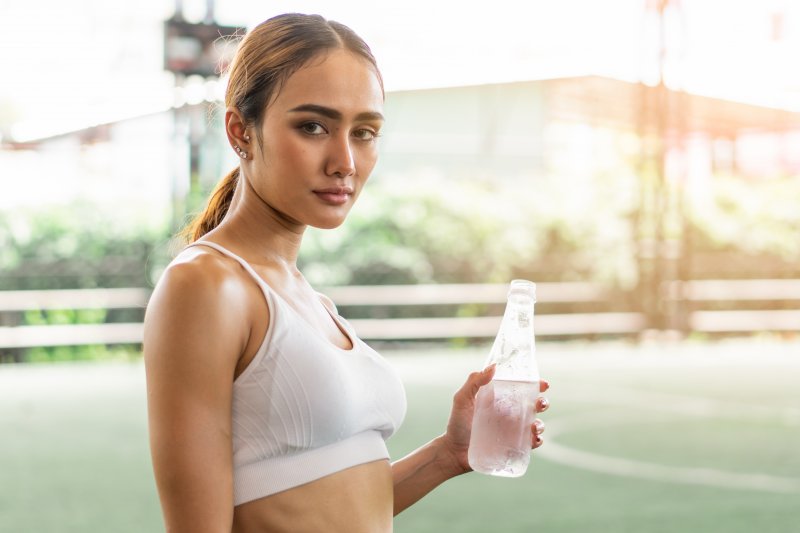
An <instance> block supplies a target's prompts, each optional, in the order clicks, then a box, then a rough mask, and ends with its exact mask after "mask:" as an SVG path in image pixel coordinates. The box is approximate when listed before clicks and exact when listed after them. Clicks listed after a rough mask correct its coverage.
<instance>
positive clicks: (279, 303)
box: [189, 241, 406, 505]
mask: <svg viewBox="0 0 800 533" xmlns="http://www.w3.org/2000/svg"><path fill="white" fill-rule="evenodd" d="M196 245H202V246H208V247H210V248H213V249H215V250H217V251H219V252H220V253H222V254H224V255H227V256H228V257H231V258H233V259H235V260H236V261H238V262H239V264H241V265H242V267H243V268H244V269H245V271H247V272H248V273H249V274H250V275H251V276H252V277H253V279H254V280H255V281H256V283H258V285H259V287H261V291H262V292H263V293H264V297H265V298H266V301H267V306H268V308H269V316H270V318H269V326H268V328H267V332H266V335H265V336H264V341H263V342H262V343H261V346H260V347H259V349H258V352H256V355H255V356H254V357H253V360H252V361H251V362H250V364H249V365H248V366H247V368H246V369H245V370H244V371H243V372H242V373H241V374H240V375H239V376H238V377H237V378H236V380H235V381H234V383H233V409H232V421H233V427H232V431H233V491H234V505H239V504H242V503H245V502H249V501H251V500H255V499H258V498H262V497H264V496H269V495H270V494H275V493H277V492H281V491H284V490H287V489H290V488H292V487H296V486H299V485H303V484H305V483H308V482H310V481H314V480H315V479H319V478H322V477H324V476H327V475H329V474H333V473H334V472H338V471H340V470H344V469H346V468H350V467H352V466H356V465H359V464H363V463H367V462H370V461H376V460H379V459H388V458H389V452H388V450H387V449H386V444H385V442H384V441H385V440H386V439H387V438H388V437H389V436H390V435H392V434H393V433H394V432H395V431H396V430H397V428H398V427H399V426H400V424H401V422H402V421H403V418H404V417H405V413H406V396H405V391H404V389H403V384H402V382H401V381H400V379H399V377H398V376H397V374H396V373H395V372H394V370H393V369H392V368H391V367H390V366H389V364H388V363H387V362H386V361H385V360H384V359H383V358H382V357H381V356H380V355H379V354H378V353H377V352H375V350H373V349H372V348H370V347H369V346H367V345H366V344H365V343H364V342H363V341H362V340H361V339H359V338H358V337H357V336H356V334H355V332H354V331H353V328H352V326H350V324H348V323H347V321H346V320H345V319H344V318H342V317H341V316H339V315H338V314H336V313H335V312H333V311H331V310H330V309H329V312H330V314H331V317H332V318H333V320H334V321H335V322H336V323H337V324H338V325H339V327H340V328H341V329H342V331H344V332H345V333H346V334H347V336H348V337H349V338H350V340H351V341H352V344H353V347H352V349H350V350H345V349H342V348H339V347H338V346H335V345H334V344H332V343H331V342H330V341H329V340H328V339H327V338H325V337H324V336H323V335H322V333H320V332H319V331H318V330H316V329H314V328H313V327H312V326H311V324H310V323H309V322H308V321H306V320H305V319H304V318H303V317H302V316H301V315H300V314H299V313H298V312H297V311H295V310H294V308H293V307H291V306H290V305H289V304H288V303H287V302H286V301H285V300H284V299H283V298H282V297H281V296H280V295H279V294H278V293H276V292H275V291H274V290H272V289H271V288H270V287H269V285H267V283H266V282H265V281H264V280H263V279H261V278H260V277H259V276H258V275H257V274H256V272H255V271H254V270H253V268H252V267H251V266H250V265H249V264H248V263H247V262H246V261H245V260H244V259H242V258H241V257H239V256H237V255H235V254H234V253H232V252H230V251H229V250H227V249H225V248H223V247H222V246H220V245H218V244H216V243H213V242H209V241H198V242H195V243H193V244H191V245H189V246H196ZM325 308H326V309H328V306H327V305H326V306H325Z"/></svg>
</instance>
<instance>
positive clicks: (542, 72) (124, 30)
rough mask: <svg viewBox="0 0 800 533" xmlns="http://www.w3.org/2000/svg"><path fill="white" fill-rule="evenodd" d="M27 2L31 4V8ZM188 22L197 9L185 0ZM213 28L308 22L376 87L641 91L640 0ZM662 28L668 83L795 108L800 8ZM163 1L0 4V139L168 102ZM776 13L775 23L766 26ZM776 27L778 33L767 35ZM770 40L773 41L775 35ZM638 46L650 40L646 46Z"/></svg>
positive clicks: (711, 8)
mask: <svg viewBox="0 0 800 533" xmlns="http://www.w3.org/2000/svg"><path fill="white" fill-rule="evenodd" d="M32 4H34V5H35V7H33V8H32ZM183 4H184V14H185V16H186V17H187V18H189V19H192V18H194V19H196V20H198V19H200V18H202V17H203V15H204V12H205V5H206V0H184V2H183ZM216 4H217V6H216V18H217V21H218V22H220V23H223V24H231V25H243V26H247V27H251V26H253V25H255V24H257V23H258V22H260V21H262V20H264V19H266V18H268V17H270V16H272V15H274V14H277V13H280V12H285V11H298V12H306V13H311V12H314V13H320V14H322V15H324V16H326V17H327V18H331V19H334V20H338V21H340V22H343V23H345V24H347V25H349V26H350V27H352V28H353V29H354V30H356V31H357V32H358V33H359V34H360V35H361V36H362V37H364V38H365V40H366V41H367V42H368V43H369V44H370V45H371V46H372V48H373V51H374V52H375V54H376V56H377V58H378V61H379V63H380V65H381V68H382V71H383V75H384V78H385V80H386V85H387V89H389V90H392V89H403V88H415V87H431V86H448V85H462V84H474V83H489V82H502V81H513V80H523V79H536V78H543V77H556V76H570V75H584V74H601V75H607V76H613V77H617V78H622V79H629V80H639V79H643V80H650V81H651V80H652V79H653V76H654V70H653V66H654V65H655V57H656V56H655V41H654V40H653V38H652V36H653V35H655V33H654V31H653V30H654V29H655V25H654V21H653V19H652V18H649V19H648V17H647V16H646V15H645V8H644V6H645V4H646V0H604V1H602V2H598V1H597V0H559V1H552V0H526V1H520V0H493V1H492V2H481V3H474V4H472V3H469V4H466V3H456V2H450V1H439V2H437V1H431V0H402V1H395V2H391V3H388V2H375V1H370V2H367V1H362V0H337V1H330V0H327V1H326V0H292V1H288V0H271V1H269V2H267V1H265V0H217V2H216ZM681 4H682V10H681V13H680V16H671V17H669V19H668V25H667V28H668V31H669V32H670V34H671V35H673V36H674V37H673V38H671V39H670V41H669V44H670V50H671V53H670V54H669V56H668V66H667V76H668V78H667V79H668V80H669V81H671V82H672V83H673V85H676V86H682V87H684V88H687V89H688V90H691V91H694V92H699V93H704V94H711V95H718V96H722V97H726V98H731V99H739V100H744V101H752V102H760V103H763V104H766V105H773V106H781V107H786V108H790V109H796V110H798V111H800V69H798V68H797V61H798V57H800V2H795V1H792V0H739V1H737V2H730V1H727V0H683V2H681ZM174 5H175V4H174V2H173V0H137V1H136V2H108V1H102V0H71V1H69V2H64V1H63V0H35V2H34V1H32V0H24V1H23V0H0V23H1V26H0V28H2V31H0V65H2V66H3V73H2V81H0V132H2V130H3V129H5V130H6V131H5V134H8V133H11V134H12V136H13V137H14V138H17V139H20V140H24V139H28V138H36V137H40V136H45V135H49V134H55V133H59V132H64V131H69V130H72V129H77V128H82V127H86V126H89V125H93V124H98V123H103V122H108V121H113V120H116V119H119V118H123V117H127V116H135V115H139V114H143V113H149V112H155V111H160V110H163V109H166V108H168V107H169V106H170V105H172V103H173V102H174V98H175V97H174V94H173V91H172V78H171V76H170V75H169V74H166V73H164V72H163V71H162V53H163V52H162V41H163V36H162V32H163V29H162V21H163V20H164V19H166V18H168V17H169V16H170V15H171V14H172V12H173V9H174ZM775 13H783V18H782V19H780V21H779V22H777V23H776V22H775V21H776V18H775V16H774V14H775ZM776 28H777V29H776ZM776 32H777V35H778V36H779V37H780V38H779V39H777V40H776V39H774V35H776ZM648 35H649V36H650V37H648Z"/></svg>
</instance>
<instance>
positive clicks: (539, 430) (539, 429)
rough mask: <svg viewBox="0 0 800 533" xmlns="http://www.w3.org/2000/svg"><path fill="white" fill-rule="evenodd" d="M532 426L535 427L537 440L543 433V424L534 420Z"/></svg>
mask: <svg viewBox="0 0 800 533" xmlns="http://www.w3.org/2000/svg"><path fill="white" fill-rule="evenodd" d="M533 425H534V426H536V435H537V438H538V435H541V434H542V433H544V422H542V421H541V420H534V422H533Z"/></svg>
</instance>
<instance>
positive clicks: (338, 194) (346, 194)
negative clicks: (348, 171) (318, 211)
mask: <svg viewBox="0 0 800 533" xmlns="http://www.w3.org/2000/svg"><path fill="white" fill-rule="evenodd" d="M314 194H316V195H317V197H318V198H320V199H321V200H322V201H323V202H325V203H328V204H331V205H342V204H345V203H347V201H348V200H350V196H352V195H353V189H352V188H351V187H329V188H327V189H317V190H315V191H314Z"/></svg>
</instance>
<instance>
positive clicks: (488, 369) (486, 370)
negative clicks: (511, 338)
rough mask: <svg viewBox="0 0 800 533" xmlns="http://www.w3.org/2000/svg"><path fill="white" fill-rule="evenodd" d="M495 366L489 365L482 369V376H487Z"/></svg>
mask: <svg viewBox="0 0 800 533" xmlns="http://www.w3.org/2000/svg"><path fill="white" fill-rule="evenodd" d="M496 365H497V363H492V364H491V365H489V366H487V367H486V368H484V369H483V373H484V374H488V373H489V372H491V371H492V370H494V367H495V366H496Z"/></svg>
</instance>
